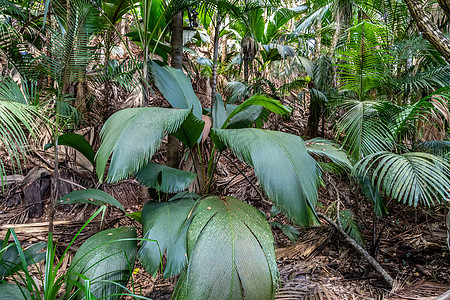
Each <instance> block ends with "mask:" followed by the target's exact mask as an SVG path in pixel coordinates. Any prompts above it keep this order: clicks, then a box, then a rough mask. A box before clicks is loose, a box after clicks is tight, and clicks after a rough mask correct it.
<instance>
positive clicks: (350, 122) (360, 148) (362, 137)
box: [338, 100, 393, 161]
mask: <svg viewBox="0 0 450 300" xmlns="http://www.w3.org/2000/svg"><path fill="white" fill-rule="evenodd" d="M376 104H377V103H376V102H372V101H357V100H347V101H346V102H344V104H343V105H342V107H343V108H344V110H346V112H345V114H344V115H343V116H342V118H341V119H340V120H339V121H338V137H339V136H340V135H342V145H343V146H344V147H346V148H347V149H348V152H349V154H350V156H351V157H353V159H355V161H358V160H360V159H361V158H363V157H365V156H367V155H370V154H373V153H376V152H379V151H385V150H390V149H392V148H393V136H392V133H391V131H390V130H389V128H388V126H387V124H386V123H385V122H383V120H380V119H379V118H378V111H377V110H376V109H375V106H376Z"/></svg>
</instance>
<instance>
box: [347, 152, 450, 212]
mask: <svg viewBox="0 0 450 300" xmlns="http://www.w3.org/2000/svg"><path fill="white" fill-rule="evenodd" d="M354 172H355V173H356V174H357V176H366V175H368V176H370V177H371V178H372V184H373V185H374V186H376V187H377V188H378V189H379V190H380V191H382V192H383V193H384V194H385V195H386V196H388V197H391V198H393V199H396V200H398V201H401V202H403V203H405V204H408V205H414V206H417V205H418V204H421V205H426V206H431V205H435V204H436V202H439V201H441V200H443V199H448V198H449V197H450V192H449V191H448V187H449V186H450V165H449V163H448V162H447V161H445V160H443V159H442V158H440V157H438V156H434V155H432V154H428V153H421V152H411V153H405V154H394V153H390V152H379V153H375V154H372V155H369V156H367V157H366V158H364V159H363V160H361V161H360V162H358V164H357V165H356V166H355V170H354Z"/></svg>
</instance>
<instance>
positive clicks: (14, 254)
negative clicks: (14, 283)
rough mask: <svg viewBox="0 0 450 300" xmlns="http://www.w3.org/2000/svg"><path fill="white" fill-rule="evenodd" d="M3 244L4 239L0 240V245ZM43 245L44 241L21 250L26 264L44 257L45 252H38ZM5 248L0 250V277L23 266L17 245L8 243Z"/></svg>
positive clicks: (10, 273)
mask: <svg viewBox="0 0 450 300" xmlns="http://www.w3.org/2000/svg"><path fill="white" fill-rule="evenodd" d="M3 244H4V241H3V240H0V246H2V245H3ZM45 246H46V244H45V243H35V244H33V245H31V246H30V247H28V248H27V249H26V250H24V251H23V252H24V255H25V260H26V265H27V266H29V265H32V264H34V263H38V262H40V261H41V260H43V259H44V258H45V252H39V251H41V250H42V249H44V248H45ZM5 248H6V250H5ZM5 248H2V249H1V250H0V251H1V253H0V279H3V278H5V277H7V276H10V275H12V274H14V273H15V272H17V271H19V270H22V268H23V265H22V261H21V259H20V256H19V251H18V250H17V246H16V245H11V244H9V245H7V246H6V247H5Z"/></svg>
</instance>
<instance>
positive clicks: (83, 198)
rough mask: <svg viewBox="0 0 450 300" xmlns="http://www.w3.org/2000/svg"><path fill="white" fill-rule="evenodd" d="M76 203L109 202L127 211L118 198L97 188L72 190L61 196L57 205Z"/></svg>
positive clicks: (97, 203)
mask: <svg viewBox="0 0 450 300" xmlns="http://www.w3.org/2000/svg"><path fill="white" fill-rule="evenodd" d="M75 203H85V204H94V205H105V204H109V205H112V206H115V207H117V208H119V209H120V210H121V211H123V212H125V209H124V208H123V206H122V204H120V202H119V201H117V199H116V198H114V197H112V196H111V195H109V194H108V193H105V192H104V191H101V190H95V189H86V190H81V191H73V192H70V193H68V194H66V195H64V196H63V197H61V199H59V200H58V202H57V203H56V205H62V204H75Z"/></svg>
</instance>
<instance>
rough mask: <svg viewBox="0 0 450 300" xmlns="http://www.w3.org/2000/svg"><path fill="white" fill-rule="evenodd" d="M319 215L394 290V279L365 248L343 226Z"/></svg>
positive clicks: (321, 214)
mask: <svg viewBox="0 0 450 300" xmlns="http://www.w3.org/2000/svg"><path fill="white" fill-rule="evenodd" d="M317 215H318V216H319V217H321V218H323V219H324V220H325V221H327V222H328V224H330V225H331V226H333V227H334V228H335V229H336V230H337V231H338V232H339V233H340V234H341V235H342V236H343V237H344V239H345V241H347V242H348V243H349V244H350V245H351V246H352V247H353V248H354V249H355V250H356V251H358V253H359V254H361V255H362V256H363V257H364V258H365V259H366V260H367V261H368V262H369V263H370V265H371V266H372V267H373V268H374V269H375V270H376V271H377V272H378V273H380V274H381V276H383V279H384V280H385V281H386V283H387V284H388V285H389V288H392V287H393V285H394V279H393V278H392V277H391V275H389V274H388V273H387V272H386V271H385V270H384V269H383V267H382V266H381V265H380V264H379V263H378V262H377V261H376V260H375V258H373V257H372V256H371V255H370V254H369V253H368V252H367V251H366V250H365V249H364V248H363V247H361V246H360V245H358V243H357V242H356V241H355V240H354V239H352V238H351V237H350V236H349V235H348V234H347V233H346V232H345V231H344V229H342V227H341V226H339V225H338V224H336V223H335V222H334V221H333V220H331V219H330V218H329V217H327V216H326V215H324V214H323V213H320V212H318V213H317Z"/></svg>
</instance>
